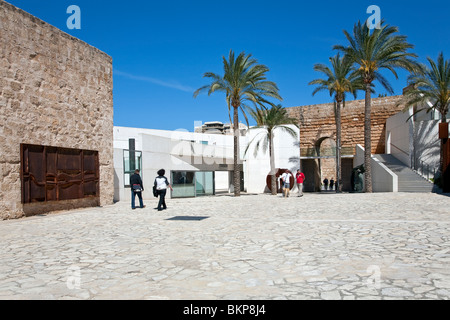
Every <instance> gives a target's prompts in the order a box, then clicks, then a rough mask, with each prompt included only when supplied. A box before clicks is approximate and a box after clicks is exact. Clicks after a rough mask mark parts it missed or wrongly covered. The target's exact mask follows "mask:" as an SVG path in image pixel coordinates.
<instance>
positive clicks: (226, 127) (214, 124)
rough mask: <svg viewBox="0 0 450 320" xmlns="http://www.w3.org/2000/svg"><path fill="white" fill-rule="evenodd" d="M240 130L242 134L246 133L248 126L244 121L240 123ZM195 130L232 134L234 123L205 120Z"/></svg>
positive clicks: (198, 131) (197, 131)
mask: <svg viewBox="0 0 450 320" xmlns="http://www.w3.org/2000/svg"><path fill="white" fill-rule="evenodd" d="M239 130H240V135H241V136H243V135H245V134H246V132H247V130H248V127H247V126H246V125H245V124H243V123H239ZM194 132H196V133H207V134H226V135H232V134H233V124H231V123H225V124H224V123H223V122H220V121H210V122H205V123H204V124H203V125H201V126H198V127H196V128H195V130H194Z"/></svg>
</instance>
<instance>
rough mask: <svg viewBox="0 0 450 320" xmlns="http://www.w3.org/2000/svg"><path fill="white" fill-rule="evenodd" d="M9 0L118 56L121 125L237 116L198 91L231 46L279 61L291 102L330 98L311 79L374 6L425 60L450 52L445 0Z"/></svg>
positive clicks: (397, 83)
mask: <svg viewBox="0 0 450 320" xmlns="http://www.w3.org/2000/svg"><path fill="white" fill-rule="evenodd" d="M7 2H9V3H11V4H13V5H15V6H17V7H19V8H21V9H23V10H25V11H27V12H29V13H31V14H33V15H35V16H37V17H38V18H40V19H42V20H44V21H46V22H48V23H50V24H52V25H54V26H56V27H57V28H59V29H61V30H63V31H64V32H67V33H69V34H71V35H73V36H75V37H77V38H79V39H81V40H83V41H85V42H87V43H89V44H90V45H92V46H94V47H97V48H98V49H100V50H102V51H104V52H106V53H107V54H109V55H110V56H111V57H112V58H113V70H114V125H116V126H130V127H139V128H154V129H163V130H176V129H187V130H189V131H193V127H194V121H203V122H207V121H222V122H229V118H228V109H227V107H226V103H225V97H224V95H223V94H221V93H215V94H213V95H211V96H208V95H206V94H202V95H200V96H198V97H197V98H195V99H194V98H193V91H194V90H196V89H197V88H199V87H201V86H203V85H205V84H207V83H208V79H205V78H203V74H204V73H205V72H207V71H211V72H215V73H218V74H222V73H223V66H222V56H224V55H225V56H227V55H228V52H229V51H230V49H232V50H234V51H235V52H236V53H240V52H242V51H245V52H246V53H251V54H252V55H253V57H254V58H256V59H257V60H258V62H259V63H262V64H265V65H266V66H267V67H269V69H270V72H269V73H268V74H267V76H268V79H269V80H272V81H274V82H276V83H277V84H278V86H279V88H280V94H281V96H282V97H283V101H282V102H281V104H282V105H283V106H284V107H293V106H300V105H309V104H320V103H326V102H330V97H329V95H328V94H326V93H323V94H318V95H316V96H314V97H313V96H312V91H313V87H312V86H309V85H308V82H309V81H311V80H313V79H315V78H318V77H320V76H321V75H319V74H316V73H315V72H314V71H313V66H314V64H316V63H328V58H329V57H330V56H333V55H335V54H336V52H335V51H333V50H332V47H333V45H335V44H347V42H346V39H345V37H344V34H343V30H344V29H345V30H347V31H351V30H352V28H353V25H354V24H355V23H356V22H357V21H358V20H361V21H365V20H366V19H367V18H368V17H369V16H370V14H367V13H366V10H367V8H368V6H369V5H377V6H379V7H380V9H381V17H382V19H384V20H386V22H387V23H388V24H390V25H395V26H398V27H399V29H400V33H401V34H404V35H406V36H408V41H409V42H410V43H412V44H413V45H415V48H414V50H413V52H415V53H416V54H418V55H419V61H421V62H426V57H428V56H429V57H432V58H433V59H436V57H437V56H438V53H439V52H440V51H443V52H444V56H445V57H446V58H447V59H449V58H450V50H449V49H450V27H449V24H448V13H449V12H450V4H449V3H448V2H447V1H443V0H439V1H437V0H428V1H425V2H424V1H416V0H411V1H396V2H395V3H393V1H365V0H363V1H361V0H359V1H345V0H342V1H307V2H306V1H298V0H296V1H284V0H279V1H265V0H258V1H256V0H255V1H253V0H251V1H248V0H242V1H236V0H228V1H204V0H189V1H186V0H185V1H178V0H176V1H154V0H147V1H143V0H139V1H114V0H111V1H101V0H99V1H92V0H89V1H87V0H70V1H66V0H41V1H35V0H7ZM70 5H77V6H79V7H80V9H81V29H80V30H76V29H74V30H70V29H68V27H67V19H68V18H69V17H70V14H67V13H66V11H67V8H68V7H69V6H70ZM383 74H384V75H386V76H387V78H388V79H390V80H391V84H392V86H393V87H394V89H395V94H401V92H402V89H403V87H405V85H406V76H407V74H406V72H399V75H400V78H399V80H396V79H395V78H394V77H393V76H391V75H390V74H389V73H388V72H384V73H383ZM376 89H378V90H377V93H376V94H375V96H377V95H378V93H382V94H383V93H385V92H384V90H382V88H381V87H380V85H378V84H376ZM358 98H359V99H362V98H363V94H362V93H359V94H358ZM241 119H242V120H244V119H243V117H241ZM250 124H253V122H252V121H251V122H250Z"/></svg>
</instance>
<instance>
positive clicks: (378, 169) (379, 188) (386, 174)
mask: <svg viewBox="0 0 450 320" xmlns="http://www.w3.org/2000/svg"><path fill="white" fill-rule="evenodd" d="M361 164H364V148H363V147H362V146H361V145H359V144H357V145H356V150H355V158H354V159H353V167H357V166H359V165H361ZM371 165H372V190H373V192H398V177H397V175H396V174H395V173H394V172H392V171H391V170H390V169H389V168H388V167H386V166H385V165H384V164H382V163H381V162H380V161H378V159H375V158H374V157H373V156H372V160H371Z"/></svg>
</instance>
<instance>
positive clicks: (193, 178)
mask: <svg viewBox="0 0 450 320" xmlns="http://www.w3.org/2000/svg"><path fill="white" fill-rule="evenodd" d="M171 183H172V188H173V191H172V198H187V197H199V196H209V195H214V194H215V190H214V172H213V171H195V172H194V171H172V172H171Z"/></svg>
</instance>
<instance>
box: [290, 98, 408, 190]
mask: <svg viewBox="0 0 450 320" xmlns="http://www.w3.org/2000/svg"><path fill="white" fill-rule="evenodd" d="M400 99H401V96H393V97H383V98H375V99H372V115H371V116H372V153H373V154H379V153H385V133H386V120H387V119H388V118H389V117H391V116H392V115H394V114H396V113H398V112H400V111H401V110H402V109H403V106H402V105H397V104H398V102H399V100H400ZM333 109H334V104H333V103H325V104H317V105H309V106H301V107H291V108H287V110H288V114H289V115H290V116H291V117H294V118H297V119H299V124H300V151H301V153H302V154H303V153H304V152H305V151H307V150H309V151H312V150H314V149H315V148H320V149H321V152H322V149H326V148H330V147H332V146H333V147H335V141H336V123H335V119H334V110H333ZM341 119H342V154H343V155H352V154H354V149H355V145H356V144H361V145H362V146H364V100H354V101H347V102H346V104H345V107H344V108H342V112H341ZM330 139H332V141H333V143H334V145H333V143H330ZM328 152H329V151H328ZM321 154H323V153H321ZM301 161H302V166H303V167H305V168H308V170H309V172H305V175H306V176H307V182H306V184H305V185H304V188H305V189H304V190H305V191H319V190H320V184H321V183H322V180H323V179H324V178H325V177H328V180H329V179H330V177H331V176H333V177H334V178H336V162H335V160H334V159H333V158H332V159H323V158H322V159H314V160H312V159H311V160H306V158H303V160H301ZM310 161H315V162H316V164H315V165H313V164H311V163H309V162H310ZM307 162H308V163H307ZM347 164H348V162H347ZM313 167H314V168H315V169H314V168H313ZM351 169H352V167H351V166H346V167H345V168H343V169H342V183H343V190H344V191H350V190H351V185H350V177H351Z"/></svg>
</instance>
